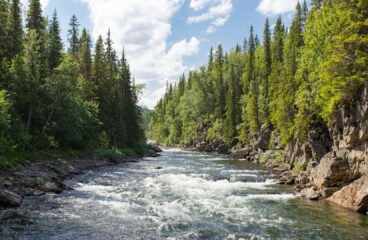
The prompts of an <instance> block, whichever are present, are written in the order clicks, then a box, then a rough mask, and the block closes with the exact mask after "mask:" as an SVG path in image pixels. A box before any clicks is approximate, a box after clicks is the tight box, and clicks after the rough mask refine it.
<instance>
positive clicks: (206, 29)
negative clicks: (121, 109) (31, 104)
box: [23, 0, 298, 108]
mask: <svg viewBox="0 0 368 240" xmlns="http://www.w3.org/2000/svg"><path fill="white" fill-rule="evenodd" d="M297 1H298V0H41V2H42V4H43V7H44V13H45V15H47V16H51V14H52V12H53V10H54V9H57V12H58V17H59V20H60V24H61V28H62V37H63V39H64V41H65V42H66V39H67V30H68V23H69V19H70V17H71V16H72V14H75V15H76V16H77V18H78V20H79V22H80V24H81V26H83V27H86V28H87V29H88V30H89V31H90V33H91V34H92V36H93V39H94V40H95V39H96V38H97V36H98V35H100V34H102V35H103V36H105V35H106V32H107V30H108V28H111V31H112V38H113V41H114V45H115V48H116V49H117V50H118V51H119V52H120V51H121V50H122V49H123V47H124V48H125V50H126V53H127V57H128V60H129V62H130V64H131V68H132V72H133V74H134V76H135V78H136V81H137V82H139V83H144V84H145V85H146V88H145V91H144V94H143V96H141V104H142V105H145V106H147V107H149V108H152V107H154V105H155V104H156V102H157V100H158V99H159V98H160V97H162V95H163V93H164V91H165V86H166V82H167V81H169V82H175V81H176V80H177V79H178V76H179V75H181V74H182V73H183V72H188V71H189V70H190V69H196V68H199V67H200V66H201V65H204V64H206V62H207V58H208V57H207V55H208V51H209V49H210V47H211V46H214V47H215V46H217V45H218V44H222V45H223V47H224V49H225V50H229V49H231V48H233V47H234V46H235V45H236V44H237V43H239V44H242V42H243V39H244V37H246V36H247V35H248V32H249V28H250V25H251V24H252V25H253V26H254V28H255V32H256V33H257V34H258V35H259V36H260V37H262V32H263V25H264V21H265V19H266V17H268V18H269V19H270V22H271V25H273V23H274V22H275V20H276V18H277V17H278V16H282V17H283V20H284V21H285V22H286V23H287V24H288V23H290V21H291V18H292V16H293V12H294V9H295V5H296V3H297ZM23 4H24V5H25V6H26V5H27V0H23ZM65 46H66V47H67V44H66V43H65Z"/></svg>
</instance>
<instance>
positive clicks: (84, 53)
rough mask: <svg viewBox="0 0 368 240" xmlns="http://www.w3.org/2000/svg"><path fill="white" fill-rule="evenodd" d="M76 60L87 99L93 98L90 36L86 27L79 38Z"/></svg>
mask: <svg viewBox="0 0 368 240" xmlns="http://www.w3.org/2000/svg"><path fill="white" fill-rule="evenodd" d="M78 48H79V53H78V62H79V66H80V72H81V76H82V85H83V89H84V91H85V94H86V97H87V98H88V99H93V98H94V84H93V81H92V53H91V37H90V36H89V33H88V32H87V29H85V28H83V30H82V36H81V39H80V40H79V47H78Z"/></svg>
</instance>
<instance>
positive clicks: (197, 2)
mask: <svg viewBox="0 0 368 240" xmlns="http://www.w3.org/2000/svg"><path fill="white" fill-rule="evenodd" d="M210 2H211V0H191V1H190V7H191V8H193V9H194V10H195V11H198V10H201V9H203V8H204V7H205V6H206V5H207V4H208V3H210Z"/></svg>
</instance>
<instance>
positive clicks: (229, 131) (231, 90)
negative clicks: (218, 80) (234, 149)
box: [224, 65, 237, 146]
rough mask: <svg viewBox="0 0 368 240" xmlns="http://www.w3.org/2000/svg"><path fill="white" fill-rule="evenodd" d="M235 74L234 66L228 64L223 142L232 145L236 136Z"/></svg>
mask: <svg viewBox="0 0 368 240" xmlns="http://www.w3.org/2000/svg"><path fill="white" fill-rule="evenodd" d="M236 81H237V80H236V76H235V70H234V66H233V65H231V66H230V79H229V87H228V92H227V98H226V107H225V110H226V113H225V122H224V140H225V142H226V143H227V144H228V145H229V146H231V145H233V141H234V138H235V137H236V134H237V133H236V126H237V119H236V111H237V109H236V106H237V99H236V92H235V91H236V88H237V84H236Z"/></svg>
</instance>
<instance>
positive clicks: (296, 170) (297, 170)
mask: <svg viewBox="0 0 368 240" xmlns="http://www.w3.org/2000/svg"><path fill="white" fill-rule="evenodd" d="M292 170H293V172H294V173H296V174H298V173H300V172H302V171H304V170H305V168H304V166H303V164H300V163H297V164H295V166H294V167H293V169H292Z"/></svg>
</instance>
